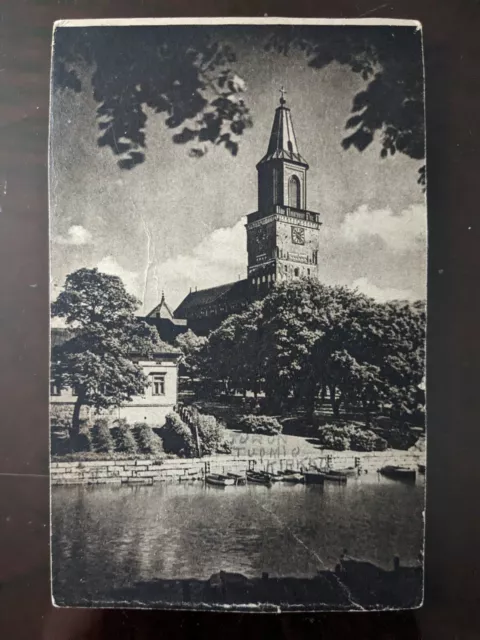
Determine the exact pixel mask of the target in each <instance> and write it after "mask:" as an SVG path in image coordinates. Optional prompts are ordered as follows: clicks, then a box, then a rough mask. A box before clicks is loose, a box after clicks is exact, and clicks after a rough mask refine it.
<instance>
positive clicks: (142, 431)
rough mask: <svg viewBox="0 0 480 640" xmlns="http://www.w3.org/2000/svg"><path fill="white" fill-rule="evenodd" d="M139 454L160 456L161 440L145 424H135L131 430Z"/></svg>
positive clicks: (161, 450) (161, 451) (161, 449)
mask: <svg viewBox="0 0 480 640" xmlns="http://www.w3.org/2000/svg"><path fill="white" fill-rule="evenodd" d="M132 433H133V436H134V438H135V442H136V446H137V448H138V452H139V453H143V454H144V455H154V456H157V455H161V454H162V453H163V446H162V441H161V439H160V438H159V437H158V436H157V434H156V433H154V432H153V429H152V427H150V425H148V424H146V423H145V422H136V423H135V424H134V425H133V429H132Z"/></svg>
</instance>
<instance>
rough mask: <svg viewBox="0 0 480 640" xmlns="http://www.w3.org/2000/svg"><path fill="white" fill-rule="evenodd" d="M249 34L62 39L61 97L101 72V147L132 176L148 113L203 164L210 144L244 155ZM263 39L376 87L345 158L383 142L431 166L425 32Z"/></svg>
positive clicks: (351, 123)
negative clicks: (240, 55) (239, 63)
mask: <svg viewBox="0 0 480 640" xmlns="http://www.w3.org/2000/svg"><path fill="white" fill-rule="evenodd" d="M139 30H141V33H139ZM247 32H248V33H249V34H250V36H251V28H249V27H244V28H242V27H240V26H237V27H232V28H229V29H228V28H227V29H226V30H225V29H224V30H223V31H221V30H220V29H217V30H216V31H210V30H208V29H207V28H202V29H198V28H195V27H182V28H181V30H179V27H176V28H175V27H171V28H161V29H159V28H155V27H138V28H132V27H125V28H122V27H115V28H101V27H98V28H91V27H90V28H88V29H80V28H78V29H57V31H56V35H55V56H54V70H53V78H54V83H55V87H57V88H59V89H62V88H70V89H73V90H74V91H80V90H81V89H82V83H84V82H85V74H84V75H83V76H82V74H81V73H79V69H80V68H84V69H88V70H89V71H91V70H93V73H92V77H91V83H92V88H93V95H94V98H95V100H96V102H97V103H98V105H99V106H98V108H97V120H98V126H99V129H100V136H99V139H98V144H99V145H100V146H108V147H109V148H110V149H111V150H112V151H113V153H114V154H115V155H116V156H118V157H119V161H118V164H119V166H120V167H121V168H123V169H131V168H133V167H135V166H136V165H138V164H139V163H141V162H143V161H144V160H145V149H146V144H147V141H146V137H145V126H146V122H147V112H146V108H150V109H152V110H153V111H154V112H155V113H157V114H160V113H161V114H164V116H165V124H166V126H167V127H169V128H170V129H172V130H176V131H175V132H174V133H173V136H172V138H173V141H174V142H175V143H179V144H185V143H188V147H189V153H190V155H191V156H193V157H201V156H203V155H204V154H205V152H206V151H207V149H208V145H209V144H214V145H223V146H224V147H225V148H226V149H227V150H228V151H229V152H230V153H232V154H233V155H236V153H237V152H238V143H239V139H240V137H241V135H242V133H243V132H244V130H245V129H246V128H247V127H250V126H252V120H251V117H250V113H249V109H248V106H247V104H246V103H245V101H244V98H243V94H244V91H245V82H244V80H243V79H242V78H240V77H239V76H238V75H237V74H236V73H235V63H236V60H237V54H236V52H235V50H234V45H232V44H227V43H226V40H227V39H229V38H230V41H231V42H233V43H235V40H236V41H237V42H238V41H241V40H242V37H243V35H248V33H247ZM258 33H260V31H259V32H258ZM263 33H265V36H264V37H263V40H262V38H261V37H260V46H261V47H264V48H265V49H266V50H272V49H273V50H275V51H277V52H278V53H280V54H284V55H289V53H290V52H292V51H295V50H296V51H298V50H300V51H302V52H304V53H305V56H306V62H307V64H308V65H309V66H311V67H312V68H316V69H322V68H324V67H326V66H327V65H329V64H331V63H332V62H337V63H338V64H341V65H345V66H348V67H349V68H350V69H351V70H352V71H353V72H354V73H358V74H360V75H361V76H362V78H364V79H365V80H366V81H368V85H367V87H366V89H365V90H362V91H361V92H359V93H358V94H357V95H355V96H354V97H353V101H352V115H351V117H350V118H349V119H348V121H347V123H346V128H347V130H348V131H349V132H350V133H348V135H347V136H346V137H345V138H344V139H343V141H342V145H343V147H344V148H345V149H348V148H349V147H351V146H354V147H355V148H356V149H358V150H359V151H363V150H364V149H366V148H367V147H368V146H369V145H370V144H371V143H372V141H373V139H374V137H375V134H376V133H378V134H379V135H380V136H381V139H382V151H381V155H382V157H386V156H387V155H389V154H391V155H393V154H395V153H396V152H397V151H398V152H400V153H404V154H406V155H408V156H409V157H411V158H414V159H418V160H420V159H423V158H424V155H425V144H424V102H423V73H422V65H421V57H422V50H421V34H420V31H419V30H416V29H415V28H412V27H397V28H390V27H385V28H383V27H375V28H371V27H359V26H357V27H342V28H338V27H337V28H335V27H321V28H318V27H303V26H278V27H268V28H266V27H265V28H262V35H263ZM223 34H225V39H224V40H223V42H222V35H223ZM232 35H233V36H234V37H232ZM257 36H258V34H257ZM262 42H263V44H262ZM179 127H182V129H181V130H180V131H179V130H178V128H179ZM424 180H425V168H424V167H422V168H421V169H420V177H419V182H421V183H422V184H424Z"/></svg>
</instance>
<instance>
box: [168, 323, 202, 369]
mask: <svg viewBox="0 0 480 640" xmlns="http://www.w3.org/2000/svg"><path fill="white" fill-rule="evenodd" d="M206 343H207V338H205V337H203V336H197V335H196V334H195V333H194V332H193V331H192V330H191V329H188V331H186V332H185V333H181V334H179V335H178V336H177V337H176V339H175V346H176V347H178V348H179V349H180V351H181V352H182V359H181V361H180V371H181V373H182V375H185V376H188V377H189V378H190V380H192V381H193V380H195V379H196V378H197V377H198V375H199V364H198V354H199V352H200V351H201V349H202V348H203V347H204V345H205V344H206Z"/></svg>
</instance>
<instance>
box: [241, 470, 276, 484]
mask: <svg viewBox="0 0 480 640" xmlns="http://www.w3.org/2000/svg"><path fill="white" fill-rule="evenodd" d="M247 482H249V483H250V482H251V483H253V484H264V485H266V486H270V485H271V484H272V481H271V479H270V477H269V476H267V475H266V474H262V473H255V472H254V473H249V472H248V471H247Z"/></svg>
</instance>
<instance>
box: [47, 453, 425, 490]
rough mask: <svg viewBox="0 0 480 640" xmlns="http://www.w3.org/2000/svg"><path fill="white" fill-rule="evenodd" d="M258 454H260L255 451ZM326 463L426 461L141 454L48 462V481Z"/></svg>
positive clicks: (399, 456)
mask: <svg viewBox="0 0 480 640" xmlns="http://www.w3.org/2000/svg"><path fill="white" fill-rule="evenodd" d="M261 453H262V454H263V455H260V454H261ZM327 464H328V465H329V466H330V467H331V468H332V469H340V468H345V467H357V468H359V469H360V473H372V472H373V473H374V472H377V471H378V469H379V468H381V467H383V466H387V465H397V466H405V467H413V468H415V469H416V470H418V465H424V464H425V452H421V451H418V450H415V451H412V450H407V451H401V450H396V449H388V450H386V451H372V452H370V451H369V452H364V451H361V452H360V451H331V450H323V451H319V452H318V454H317V455H307V456H305V455H289V456H288V455H287V456H283V455H279V456H275V455H271V452H269V451H267V450H265V451H259V452H258V453H257V454H256V455H250V456H249V455H247V456H235V455H232V454H228V455H216V456H205V457H203V458H165V459H154V458H152V457H151V456H150V457H145V458H138V457H137V458H136V459H132V458H125V459H118V458H117V459H110V460H109V459H105V460H90V461H88V460H86V461H75V462H60V461H58V460H55V461H51V463H50V481H51V484H52V485H53V486H57V485H74V484H77V485H78V484H120V485H121V484H127V485H129V484H145V485H149V484H154V483H156V482H168V481H170V482H182V481H194V480H200V481H201V480H204V478H205V475H207V474H209V473H220V474H225V473H238V474H245V472H246V471H247V470H255V471H260V470H261V471H268V472H276V471H283V470H285V469H292V470H295V471H300V470H302V469H307V468H309V467H321V466H325V465H327Z"/></svg>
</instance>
